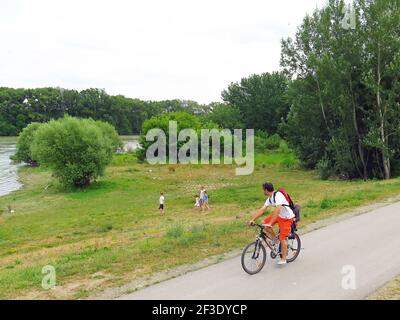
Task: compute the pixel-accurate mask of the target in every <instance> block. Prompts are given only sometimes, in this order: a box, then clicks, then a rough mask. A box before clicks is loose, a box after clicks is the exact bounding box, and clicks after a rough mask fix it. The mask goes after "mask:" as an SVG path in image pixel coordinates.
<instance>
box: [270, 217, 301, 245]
mask: <svg viewBox="0 0 400 320" xmlns="http://www.w3.org/2000/svg"><path fill="white" fill-rule="evenodd" d="M271 219H272V215H269V216H268V217H266V218H265V219H264V220H263V223H265V224H271V223H270V222H271ZM293 221H294V218H293V219H283V218H281V217H278V219H277V220H276V221H275V222H274V224H273V225H275V224H278V226H279V240H281V241H282V240H285V239H286V237H287V236H289V234H290V231H291V230H292V224H293Z"/></svg>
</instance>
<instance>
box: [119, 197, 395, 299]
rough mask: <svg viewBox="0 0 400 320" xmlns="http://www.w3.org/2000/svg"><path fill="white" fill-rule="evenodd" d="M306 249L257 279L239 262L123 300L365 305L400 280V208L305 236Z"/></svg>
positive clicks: (268, 268)
mask: <svg viewBox="0 0 400 320" xmlns="http://www.w3.org/2000/svg"><path fill="white" fill-rule="evenodd" d="M249 240H250V239H249ZM302 247H303V250H302V251H301V253H300V256H299V257H298V259H297V260H296V261H295V262H294V263H292V264H288V265H286V266H284V267H278V266H276V265H275V264H274V262H273V261H272V260H271V259H270V258H269V257H268V259H267V263H266V265H265V267H264V269H263V270H262V271H261V272H260V273H259V274H257V275H255V276H249V275H247V274H246V273H244V271H243V270H242V268H241V265H240V257H237V258H233V259H230V260H227V261H224V262H221V263H219V264H216V265H213V266H210V267H207V268H204V269H201V270H198V271H195V272H191V273H188V274H186V275H183V276H180V277H178V278H175V279H171V280H168V281H165V282H162V283H159V284H157V285H153V286H151V287H148V288H145V289H143V290H140V291H138V292H135V293H132V294H129V295H126V296H123V297H121V298H120V299H167V300H180V299H188V300H203V299H364V298H366V297H367V296H368V295H369V294H370V293H372V292H373V291H375V290H376V289H378V288H379V287H380V286H382V285H383V284H385V282H387V281H389V280H390V279H392V278H393V277H395V276H396V275H398V274H400V203H396V204H392V205H388V206H386V207H382V208H379V209H376V210H374V211H371V212H369V213H366V214H362V215H359V216H355V217H351V218H349V219H346V220H343V221H340V222H337V223H334V224H332V225H329V226H327V227H324V228H322V229H320V230H316V231H313V232H311V233H308V234H305V235H303V236H302ZM344 266H354V268H355V271H356V278H355V279H356V289H355V290H352V289H350V290H345V289H343V288H342V279H343V277H344V275H343V274H342V271H343V270H342V269H343V267H344ZM348 270H351V269H348Z"/></svg>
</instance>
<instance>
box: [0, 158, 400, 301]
mask: <svg viewBox="0 0 400 320" xmlns="http://www.w3.org/2000/svg"><path fill="white" fill-rule="evenodd" d="M276 158H277V157H276V156H274V157H271V159H276ZM263 161H265V162H264V163H263V164H258V165H256V169H255V171H254V173H253V174H252V175H251V176H241V177H237V176H235V175H234V169H235V168H234V167H231V166H184V165H176V166H150V165H147V164H139V163H137V161H136V159H135V158H134V156H133V155H130V154H128V155H117V156H115V158H114V161H113V164H112V165H111V166H110V167H109V168H108V169H107V172H106V175H105V176H104V177H103V178H101V179H100V180H99V181H97V182H96V183H95V184H93V185H92V186H91V187H90V188H89V189H87V190H85V191H65V190H62V189H61V188H60V187H59V186H58V184H57V183H56V182H55V181H54V180H53V178H52V177H51V175H50V174H49V173H48V172H46V171H44V170H43V169H41V168H22V169H21V170H20V175H21V179H22V181H23V182H24V188H23V189H22V190H19V191H17V192H15V193H13V194H11V195H8V196H6V197H2V198H0V298H2V299H5V298H43V299H46V298H58V299H60V298H72V299H77V298H85V297H87V296H89V295H92V294H95V293H96V292H101V291H103V290H104V289H107V288H111V287H118V286H121V285H123V284H125V283H128V282H132V281H134V280H135V279H142V278H143V277H146V276H149V275H152V274H155V273H157V272H161V271H164V270H168V269H171V268H175V267H177V266H180V265H185V264H193V263H196V262H199V261H202V260H203V259H205V258H208V257H212V256H216V255H220V254H223V253H225V252H229V251H232V250H235V249H238V248H240V247H242V246H243V245H244V244H245V243H247V242H249V240H250V239H252V237H253V236H254V230H253V229H251V228H247V227H246V226H245V223H246V222H247V221H248V220H249V217H250V216H251V214H252V213H253V212H254V210H255V209H257V208H258V207H260V206H261V205H262V203H263V200H264V197H263V195H262V193H261V191H260V185H261V183H262V182H264V181H265V180H267V179H268V180H271V181H273V182H274V183H275V184H276V185H277V186H282V187H284V188H286V189H287V190H288V191H289V192H290V193H291V195H292V196H293V197H294V198H295V199H296V200H297V201H298V202H300V203H301V204H302V206H303V217H304V218H303V221H302V227H304V226H306V225H308V224H310V223H313V222H315V221H318V220H320V219H323V218H328V217H332V216H335V215H338V214H340V213H343V212H345V211H347V210H349V209H352V208H355V207H358V206H362V205H365V204H368V203H373V202H376V201H380V200H383V199H385V198H389V197H392V196H395V195H396V194H398V193H399V191H400V179H393V180H390V181H369V182H363V181H321V180H319V179H318V178H317V177H316V175H315V174H314V173H313V172H310V171H302V170H298V169H294V168H293V169H290V168H287V167H285V166H283V165H279V164H276V163H275V164H272V163H270V162H268V157H264V159H263ZM271 162H272V160H271ZM201 185H205V186H206V188H207V189H208V190H209V194H210V203H211V210H210V211H209V212H207V213H200V212H198V211H196V210H194V198H193V195H194V194H195V193H196V192H197V191H198V190H199V188H200V186H201ZM161 191H163V192H165V193H166V215H165V216H160V215H159V212H158V210H157V207H158V196H159V192H161ZM9 208H12V210H14V211H15V212H14V213H13V214H11V213H10V211H9ZM45 265H52V266H54V267H55V269H56V276H57V288H56V289H54V290H48V291H46V290H44V289H42V287H41V281H42V277H43V275H42V274H41V270H42V267H43V266H45ZM238 267H240V266H238Z"/></svg>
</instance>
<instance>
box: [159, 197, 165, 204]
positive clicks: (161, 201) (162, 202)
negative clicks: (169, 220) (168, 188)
mask: <svg viewBox="0 0 400 320" xmlns="http://www.w3.org/2000/svg"><path fill="white" fill-rule="evenodd" d="M160 204H164V196H161V197H160Z"/></svg>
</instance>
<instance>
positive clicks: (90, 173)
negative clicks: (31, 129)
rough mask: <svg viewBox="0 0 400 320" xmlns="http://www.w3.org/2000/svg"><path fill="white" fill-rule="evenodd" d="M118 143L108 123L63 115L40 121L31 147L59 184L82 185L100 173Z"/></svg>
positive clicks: (110, 158)
mask: <svg viewBox="0 0 400 320" xmlns="http://www.w3.org/2000/svg"><path fill="white" fill-rule="evenodd" d="M120 145H121V142H120V141H119V137H118V134H117V132H116V131H115V129H113V127H112V126H111V125H109V124H106V123H101V122H99V121H94V120H92V119H77V118H72V117H69V116H66V117H64V118H62V119H59V120H52V121H50V122H48V123H46V124H43V125H41V126H40V128H39V129H38V130H37V132H36V134H35V139H34V141H33V144H32V147H31V150H32V156H33V157H34V158H35V159H38V160H39V162H40V163H41V164H43V165H45V166H47V167H49V168H50V169H51V170H52V171H53V173H54V175H55V176H56V177H57V178H58V179H59V181H60V182H61V183H62V184H63V185H65V186H67V185H74V186H78V187H84V186H87V185H89V184H90V182H91V181H92V180H93V179H96V178H97V177H99V176H101V175H103V173H104V170H105V168H106V166H107V165H108V164H110V162H111V160H112V157H113V154H114V153H115V151H116V150H117V149H118V148H119V146H120Z"/></svg>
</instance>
